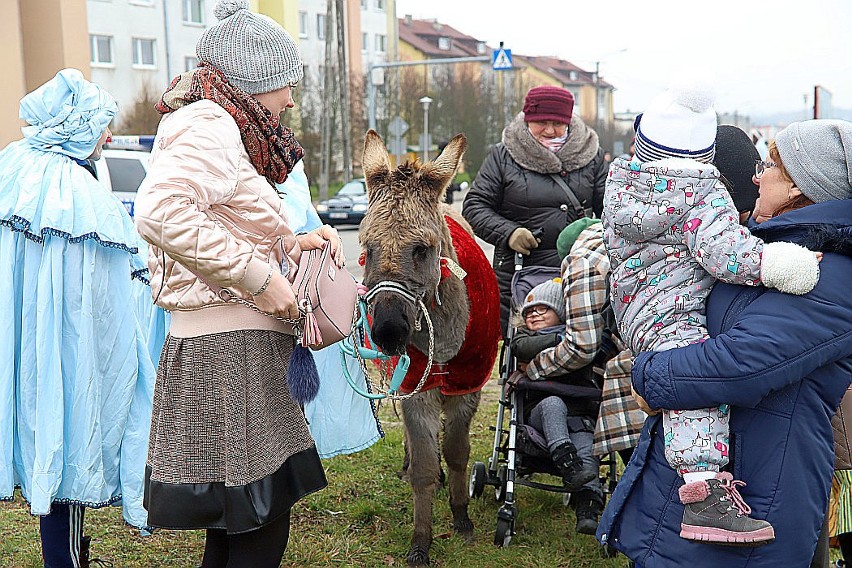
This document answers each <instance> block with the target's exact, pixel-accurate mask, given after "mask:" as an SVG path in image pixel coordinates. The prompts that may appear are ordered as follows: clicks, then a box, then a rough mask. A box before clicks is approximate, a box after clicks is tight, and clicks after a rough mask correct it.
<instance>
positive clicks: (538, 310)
mask: <svg viewBox="0 0 852 568" xmlns="http://www.w3.org/2000/svg"><path fill="white" fill-rule="evenodd" d="M549 309H550V308H548V307H547V306H545V305H544V304H539V305H537V306H533V307H531V308H528V309H527V310H526V311H525V312H524V317H525V318H528V317H532V316H543V315H544V314H546V313H547V310H549Z"/></svg>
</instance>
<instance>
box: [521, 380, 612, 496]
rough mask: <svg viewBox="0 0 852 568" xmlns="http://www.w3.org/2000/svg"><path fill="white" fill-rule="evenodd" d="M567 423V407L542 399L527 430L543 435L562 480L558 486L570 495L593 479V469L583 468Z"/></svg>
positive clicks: (558, 400)
mask: <svg viewBox="0 0 852 568" xmlns="http://www.w3.org/2000/svg"><path fill="white" fill-rule="evenodd" d="M568 421H569V417H568V407H567V406H565V402H564V401H563V400H562V399H561V398H559V397H558V396H549V397H547V398H545V399H543V400H542V401H541V402H539V403H538V404H536V405H535V406H534V407H533V409H532V412H530V426H532V427H533V428H535V429H536V430H539V431H540V432H541V433H542V434H544V439H545V440H546V441H547V449H548V450H549V451H550V458H551V459H552V460H553V463H554V465H555V466H556V469H558V470H559V474H560V475H561V476H562V483H563V484H564V485H565V487H566V488H568V489H569V490H571V491H574V490H577V489H579V488H580V487H582V485H583V484H584V483H586V482H588V481H590V480H591V479H592V478H594V477H597V469H594V470H592V469H589V468H587V467H584V464H583V459H582V458H581V457H580V456H579V455H578V454H577V448H576V446H574V443H573V442H572V441H571V433H570V431H569V428H568Z"/></svg>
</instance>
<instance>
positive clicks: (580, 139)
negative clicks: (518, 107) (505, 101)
mask: <svg viewBox="0 0 852 568" xmlns="http://www.w3.org/2000/svg"><path fill="white" fill-rule="evenodd" d="M503 145H504V146H506V150H508V151H509V155H510V156H512V159H513V160H515V161H516V162H517V163H518V165H520V166H521V167H523V168H526V169H528V170H532V171H534V172H538V173H540V174H558V173H559V172H561V171H562V170H563V169H564V170H565V171H569V172H572V171H574V170H578V169H580V168H582V167H583V166H585V165H586V164H588V163H589V162H591V161H592V159H593V158H594V157H595V155H596V154H597V153H598V148H599V146H598V134H597V132H595V131H594V130H592V129H591V128H589V127H588V126H586V123H584V122H583V121H582V120H581V119H580V117H579V116H575V117H574V118H572V119H571V126H570V128H569V130H568V140H567V141H566V142H565V145H564V146H562V148H560V149H559V151H558V152H556V153H553V152H551V151H550V150H548V149H547V148H545V147H544V146H542V145H541V144H540V143H539V142H538V140H536V139H535V138H533V135H532V134H530V131H529V128H527V123H526V122H524V113H522V112H521V113H518V116H516V117H515V119H514V120H513V121H512V122H510V123H509V126H507V127H506V128H505V130H503Z"/></svg>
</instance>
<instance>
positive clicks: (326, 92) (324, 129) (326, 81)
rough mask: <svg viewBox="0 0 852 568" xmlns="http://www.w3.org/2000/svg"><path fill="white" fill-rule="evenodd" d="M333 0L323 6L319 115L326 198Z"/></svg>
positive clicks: (331, 105) (321, 189)
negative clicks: (323, 26)
mask: <svg viewBox="0 0 852 568" xmlns="http://www.w3.org/2000/svg"><path fill="white" fill-rule="evenodd" d="M334 2H335V0H326V8H325V73H324V74H323V88H322V104H321V105H320V108H321V111H320V112H321V113H322V114H321V115H320V126H321V128H320V173H319V198H320V199H321V200H322V199H328V183H329V175H330V171H331V119H332V109H333V108H334V66H333V62H332V58H331V44H332V37H333V36H332V31H333V28H332V21H331V19H332V18H333V17H334Z"/></svg>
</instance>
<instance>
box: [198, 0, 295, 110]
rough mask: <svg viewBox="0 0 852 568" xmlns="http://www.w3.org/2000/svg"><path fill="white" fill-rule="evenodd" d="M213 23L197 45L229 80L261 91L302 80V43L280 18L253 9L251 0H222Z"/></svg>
mask: <svg viewBox="0 0 852 568" xmlns="http://www.w3.org/2000/svg"><path fill="white" fill-rule="evenodd" d="M214 13H215V14H216V17H217V18H219V20H220V21H219V22H218V23H217V24H214V25H212V26H210V27H209V28H208V29H207V30H206V31H205V32H204V33H203V34H202V35H201V37H200V38H199V40H198V43H197V44H196V45H195V53H196V55H198V60H199V61H202V62H205V63H210V64H212V65H213V66H214V67H215V68H216V69H218V70H219V71H221V72H222V73H223V74H224V75H225V78H226V79H228V82H229V83H231V84H232V85H234V86H235V87H237V88H239V89H242V90H243V91H245V92H247V93H249V94H252V95H257V94H259V93H269V92H272V91H275V90H277V89H281V88H284V87H286V86H287V85H295V84H296V83H298V82H299V81H301V80H302V76H303V75H304V70H303V69H302V57H301V55H299V47H298V46H297V45H296V42H295V41H293V38H292V37H291V36H290V34H288V33H287V31H286V30H285V29H284V28H282V27H281V26H280V25H279V24H278V23H277V22H275V21H274V20H272V19H271V18H269V17H267V16H264V15H262V14H255V13H254V12H251V11H249V0H219V2H218V4H216V8H215V11H214Z"/></svg>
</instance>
